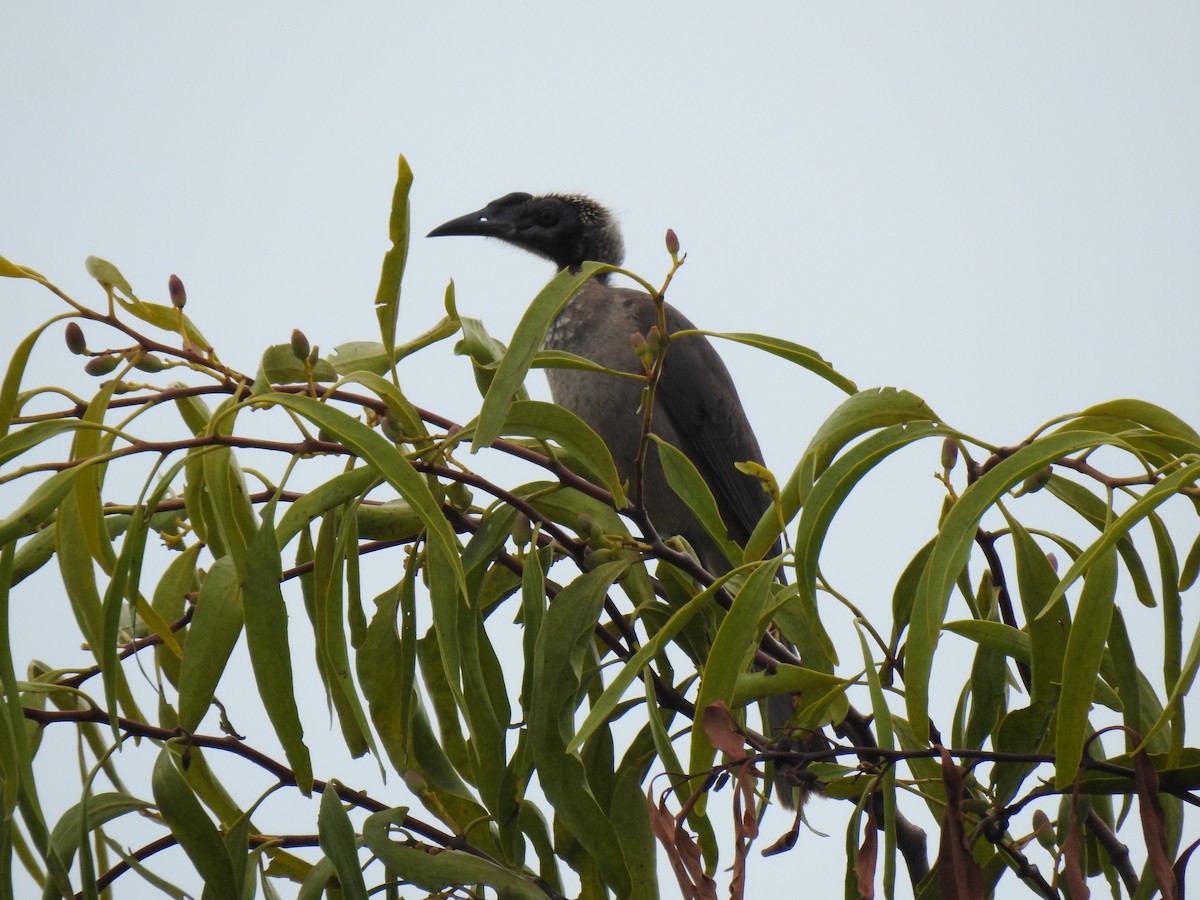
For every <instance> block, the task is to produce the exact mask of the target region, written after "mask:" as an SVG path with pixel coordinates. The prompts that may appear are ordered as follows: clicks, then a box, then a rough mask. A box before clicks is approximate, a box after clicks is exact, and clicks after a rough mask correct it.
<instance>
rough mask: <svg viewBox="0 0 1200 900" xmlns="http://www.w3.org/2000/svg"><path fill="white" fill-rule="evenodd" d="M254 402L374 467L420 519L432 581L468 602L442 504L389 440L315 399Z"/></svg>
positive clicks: (276, 397) (268, 397) (455, 543)
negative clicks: (443, 581) (449, 584)
mask: <svg viewBox="0 0 1200 900" xmlns="http://www.w3.org/2000/svg"><path fill="white" fill-rule="evenodd" d="M255 402H258V403H274V404H277V405H279V406H285V407H287V408H288V409H291V410H293V411H294V412H297V413H299V414H300V415H302V416H304V417H305V418H306V419H308V420H309V421H310V422H312V423H313V424H315V425H317V426H318V427H319V428H324V429H325V430H326V431H328V432H329V433H331V434H333V435H334V436H336V437H337V439H338V440H339V441H341V442H342V443H343V444H345V445H346V447H347V448H349V449H350V450H351V451H352V452H353V453H354V454H355V455H356V456H358V457H359V458H361V459H362V460H364V461H365V462H367V463H368V464H370V465H371V466H372V467H373V468H374V469H375V471H377V472H378V473H379V474H380V475H381V476H382V477H383V478H384V479H386V480H387V482H388V484H390V485H391V486H392V487H394V488H395V489H396V490H397V491H399V493H400V496H402V497H403V498H404V499H405V500H406V501H407V502H408V504H409V506H411V507H412V508H413V509H414V510H415V511H416V513H417V515H419V516H420V517H421V522H422V523H423V524H424V526H425V528H426V533H427V535H428V538H429V543H430V549H431V551H432V552H433V554H434V558H433V559H432V560H431V562H430V566H429V570H430V572H431V574H432V576H433V577H434V578H438V577H439V576H450V577H451V578H452V580H453V584H454V587H455V593H456V594H457V595H458V596H460V597H462V596H465V591H466V576H465V574H464V573H463V569H462V560H461V559H460V557H459V545H458V538H457V537H456V536H455V534H454V531H453V529H451V528H450V525H449V523H448V522H447V521H446V517H445V516H444V515H443V514H442V507H441V504H440V503H439V502H438V501H437V500H436V499H435V498H434V496H433V494H432V493H430V491H429V487H428V486H427V484H426V482H425V479H424V478H423V477H422V476H421V475H419V474H418V473H417V472H416V470H415V469H413V467H412V465H411V464H410V463H409V462H408V460H407V459H405V458H404V456H403V455H402V454H400V452H399V451H398V450H397V449H396V447H395V446H394V445H393V444H392V443H390V442H389V441H388V440H387V438H385V437H383V436H382V435H381V434H379V433H378V432H375V431H372V430H371V429H370V428H368V427H367V426H366V425H363V424H362V423H361V422H359V421H357V420H355V419H354V418H352V417H351V416H349V415H347V414H346V413H344V412H342V411H341V410H339V409H334V408H333V407H331V406H329V405H328V404H325V403H320V402H318V401H316V400H313V399H312V398H311V397H300V396H296V395H294V394H268V395H265V396H262V397H257V398H255Z"/></svg>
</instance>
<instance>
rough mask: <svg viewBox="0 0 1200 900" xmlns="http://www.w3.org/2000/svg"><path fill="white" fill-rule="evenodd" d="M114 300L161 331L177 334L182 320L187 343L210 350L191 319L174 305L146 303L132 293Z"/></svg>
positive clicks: (210, 345)
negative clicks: (126, 298)
mask: <svg viewBox="0 0 1200 900" xmlns="http://www.w3.org/2000/svg"><path fill="white" fill-rule="evenodd" d="M116 301H117V303H118V304H120V306H121V308H122V309H123V310H125V311H126V312H128V313H130V314H131V315H133V316H136V317H137V318H139V319H141V320H142V321H143V322H147V323H149V324H151V325H153V326H154V327H155V328H160V329H162V330H163V331H169V332H171V333H173V334H178V333H179V323H180V322H181V321H182V322H183V333H184V335H185V336H186V337H187V340H188V343H189V344H191V345H192V346H193V347H198V348H200V349H202V350H210V349H211V348H212V344H210V343H209V342H208V339H207V338H206V337H205V336H204V335H203V334H201V333H200V329H199V328H197V327H196V326H195V325H194V324H193V323H192V320H191V319H189V318H188V317H187V316H185V315H184V314H183V313H182V312H181V311H180V310H178V309H176V308H175V307H174V306H164V305H162V304H161V303H146V302H144V301H142V300H138V299H137V298H135V297H133V296H132V295H130V299H129V300H122V299H121V298H120V297H117V298H116Z"/></svg>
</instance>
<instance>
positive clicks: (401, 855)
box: [363, 807, 546, 900]
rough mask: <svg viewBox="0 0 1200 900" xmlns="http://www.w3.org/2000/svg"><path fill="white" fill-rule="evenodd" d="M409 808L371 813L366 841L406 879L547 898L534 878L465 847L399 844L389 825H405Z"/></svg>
mask: <svg viewBox="0 0 1200 900" xmlns="http://www.w3.org/2000/svg"><path fill="white" fill-rule="evenodd" d="M407 812H408V810H407V808H406V807H398V808H397V809H389V810H385V811H383V812H377V813H373V814H372V815H370V816H367V819H366V821H365V822H363V843H364V844H365V845H366V846H367V848H368V849H369V850H370V851H371V852H372V853H374V854H375V855H376V856H377V857H379V859H380V861H382V862H383V864H384V865H385V866H387V867H388V868H389V869H390V870H391V871H393V872H395V873H396V874H398V875H399V876H400V877H401V879H402V880H404V881H407V882H410V883H412V884H414V885H416V886H417V887H418V888H420V889H422V890H425V891H435V892H440V891H444V890H446V889H447V888H455V887H467V886H470V885H474V884H484V885H487V886H488V887H491V888H493V889H494V890H496V891H497V892H498V895H499V896H501V897H505V898H512V900H545V898H546V893H545V892H544V891H543V890H542V889H541V888H540V887H539V886H538V885H537V883H536V882H535V881H534V879H533V877H532V876H531V875H530V876H527V875H523V874H521V873H518V872H514V871H512V870H511V869H506V868H504V867H503V866H501V865H498V864H497V863H495V862H493V861H492V860H490V859H485V858H484V857H481V856H476V855H475V854H472V853H467V852H465V851H463V850H454V849H451V848H439V850H438V852H437V853H431V852H429V849H428V848H426V847H423V846H421V845H419V844H413V843H403V844H398V843H396V842H395V841H393V840H391V839H390V838H389V837H388V828H389V826H392V825H395V826H398V827H403V825H404V817H405V814H406V813H407Z"/></svg>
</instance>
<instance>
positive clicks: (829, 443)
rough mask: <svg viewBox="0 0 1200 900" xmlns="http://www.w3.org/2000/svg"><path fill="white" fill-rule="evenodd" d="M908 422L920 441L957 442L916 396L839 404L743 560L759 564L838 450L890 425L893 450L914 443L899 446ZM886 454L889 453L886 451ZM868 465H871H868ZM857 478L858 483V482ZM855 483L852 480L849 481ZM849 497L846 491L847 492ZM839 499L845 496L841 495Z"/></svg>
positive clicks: (869, 395)
mask: <svg viewBox="0 0 1200 900" xmlns="http://www.w3.org/2000/svg"><path fill="white" fill-rule="evenodd" d="M907 423H912V424H914V425H916V424H920V425H921V426H922V430H921V433H920V436H928V435H932V434H934V433H935V430H936V434H937V436H939V437H961V435H960V434H959V433H958V432H956V431H952V430H951V429H949V428H945V427H943V426H941V425H940V424H939V420H938V418H937V416H936V415H935V414H934V412H933V410H931V409H930V408H929V407H928V406H927V405H926V403H925V401H924V400H922V399H921V398H920V397H918V396H916V395H915V394H910V393H909V392H908V391H901V390H896V389H895V388H878V389H875V390H868V391H861V392H859V393H857V394H855V395H854V396H853V397H850V398H849V399H847V400H845V401H843V402H842V404H841V405H840V406H839V407H838V408H837V409H835V410H834V411H833V414H832V415H830V416H829V418H827V419H826V420H825V421H824V422H822V423H821V427H820V428H818V429H817V432H816V434H814V435H813V437H812V440H811V441H809V444H808V448H807V449H806V450H805V451H804V455H803V456H802V457H801V458H800V462H799V463H798V464H797V465H796V468H795V469H794V470H793V472H792V475H791V477H790V478H788V480H787V483H786V484H784V486H783V487H782V489H781V490H780V494H779V503H780V508H781V515H776V514H775V513H774V511H772V512H768V513H767V514H766V515H764V516H763V517H762V519H761V520H760V521H759V523H758V525H757V527H755V529H754V533H753V534H752V535H751V536H750V540H749V541H748V542H747V544H746V558H747V559H751V558H752V559H758V558H761V557H762V556H764V555H766V554H767V552H769V550H770V548H771V547H772V546H773V545H774V544H775V542H776V541H777V540H778V539H779V534H780V530H781V528H782V523H783V522H790V521H791V520H792V518H793V517H795V515H796V512H797V511H798V510H799V509H800V508H801V506H805V505H807V503H808V495H809V492H810V491H811V490H812V489H813V485H814V483H815V482H816V480H817V478H818V477H821V476H822V474H823V473H824V471H825V469H826V468H827V467H828V466H829V465H830V462H831V461H832V460H833V459H834V457H836V456H837V454H838V453H840V452H841V451H842V449H843V448H844V447H845V446H846V445H847V444H849V443H850V442H851V441H853V440H854V439H855V438H858V437H860V436H862V435H864V434H866V433H867V432H869V431H875V430H876V429H880V428H886V427H887V426H894V427H893V428H892V429H891V430H890V432H889V433H892V434H894V435H895V438H893V440H895V441H896V443H895V445H894V446H893V447H892V448H891V449H892V450H894V449H897V448H898V447H900V446H904V445H905V444H907V443H910V442H911V440H914V439H915V438H914V437H910V439H909V440H907V441H903V440H898V438H900V437H903V436H904V432H903V431H901V429H900V426H902V425H905V424H907ZM887 452H891V450H888V451H887ZM872 464H873V463H872ZM862 474H865V473H860V474H859V475H858V477H859V478H861V477H862ZM854 480H855V481H857V478H855V479H854ZM848 492H849V488H847V490H846V493H848ZM843 496H844V494H843Z"/></svg>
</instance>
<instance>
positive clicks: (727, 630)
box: [688, 560, 779, 811]
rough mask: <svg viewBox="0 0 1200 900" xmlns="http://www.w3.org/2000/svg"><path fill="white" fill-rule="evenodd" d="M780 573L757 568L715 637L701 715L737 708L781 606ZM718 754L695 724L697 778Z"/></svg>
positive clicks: (692, 768)
mask: <svg viewBox="0 0 1200 900" xmlns="http://www.w3.org/2000/svg"><path fill="white" fill-rule="evenodd" d="M778 570H779V562H778V560H768V561H766V562H764V563H761V564H759V565H757V566H756V567H755V568H754V570H753V571H752V572H750V575H749V577H748V578H746V580H745V582H743V583H742V586H741V588H740V589H739V590H738V592H737V594H736V595H735V596H734V598H733V605H732V606H731V607H730V608H729V612H728V613H727V614H726V616H725V618H724V619H723V620H722V621H721V626H720V628H719V629H718V630H717V634H716V637H715V638H713V645H712V649H711V650H710V651H709V655H708V662H707V664H706V665H705V667H704V672H703V674H702V675H701V679H700V690H699V692H698V693H697V695H696V715H697V716H699V715H702V714H703V712H704V710H706V709H708V707H709V706H711V705H713V704H714V703H718V702H722V703H724V704H725V705H726V706H727V707H729V708H730V709H732V708H733V707H732V704H733V695H734V692H735V690H736V688H737V681H738V676H739V675H741V674H742V673H744V672H745V671H746V670H747V669H748V668H749V667H750V660H751V659H752V658H753V657H754V651H755V648H757V647H758V644H759V641H760V640H761V638H762V635H763V632H764V630H765V628H766V624H767V622H768V621H769V620H770V618H771V614H772V613H773V612H774V607H775V606H776V605H777V604H776V603H774V602H772V601H773V599H774V598H773V596H772V592H771V585H772V583H773V582H774V580H775V573H776V572H777V571H778ZM715 755H716V749H715V748H714V747H713V745H712V741H711V740H710V739H709V736H708V733H707V732H706V731H705V730H704V729H703V728H697V727H696V726H695V725H693V726H692V743H691V754H690V758H689V761H688V772H689V773H690V774H691V775H694V776H707V774H708V771H709V769H710V768H712V761H713V757H714V756H715ZM706 798H707V794H705V795H702V796H701V797H700V799H699V800H698V801H697V803H696V805H697V807H698V808H699V809H700V810H701V811H703V809H704V806H705V800H706Z"/></svg>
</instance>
